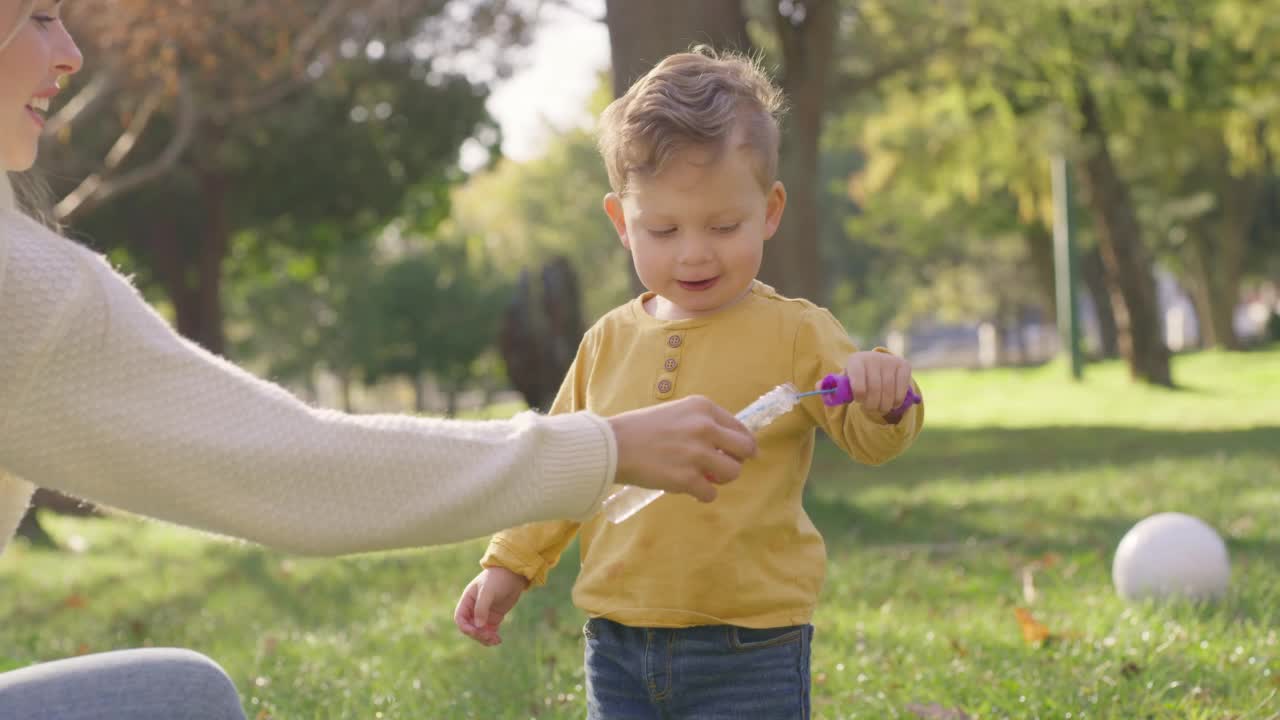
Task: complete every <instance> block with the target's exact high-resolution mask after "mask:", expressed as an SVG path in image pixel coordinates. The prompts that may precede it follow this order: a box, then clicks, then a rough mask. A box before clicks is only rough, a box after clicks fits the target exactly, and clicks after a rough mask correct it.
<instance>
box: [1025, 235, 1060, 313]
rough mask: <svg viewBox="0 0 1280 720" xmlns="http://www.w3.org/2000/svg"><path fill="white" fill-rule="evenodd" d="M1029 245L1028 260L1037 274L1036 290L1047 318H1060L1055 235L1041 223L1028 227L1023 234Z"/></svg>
mask: <svg viewBox="0 0 1280 720" xmlns="http://www.w3.org/2000/svg"><path fill="white" fill-rule="evenodd" d="M1022 239H1023V241H1025V242H1026V245H1027V260H1028V261H1029V262H1030V263H1031V268H1032V271H1033V272H1034V273H1035V278H1036V289H1038V290H1039V291H1040V302H1042V303H1044V309H1045V317H1050V318H1056V317H1058V290H1057V278H1056V277H1055V275H1054V267H1053V234H1052V233H1051V232H1050V231H1049V228H1047V227H1045V226H1044V225H1042V224H1040V223H1035V224H1033V225H1029V226H1027V228H1026V230H1025V231H1024V232H1023V233H1022Z"/></svg>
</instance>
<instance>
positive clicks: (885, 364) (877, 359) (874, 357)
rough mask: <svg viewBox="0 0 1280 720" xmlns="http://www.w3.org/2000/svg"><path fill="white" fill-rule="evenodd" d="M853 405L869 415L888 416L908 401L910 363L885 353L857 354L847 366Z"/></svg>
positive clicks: (846, 363) (848, 361)
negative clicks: (876, 413)
mask: <svg viewBox="0 0 1280 720" xmlns="http://www.w3.org/2000/svg"><path fill="white" fill-rule="evenodd" d="M845 374H847V375H848V376H849V385H850V387H851V388H852V389H853V401H854V402H856V403H858V404H859V405H861V406H862V408H863V409H864V410H866V411H867V412H879V413H881V414H885V415H887V414H889V413H891V412H893V411H894V410H896V409H897V408H898V407H899V406H900V405H902V402H903V401H904V400H906V398H907V390H908V389H910V387H911V363H909V362H907V361H906V360H905V359H903V358H900V357H898V356H897V355H891V354H889V353H883V352H874V351H866V352H856V353H854V354H852V355H850V356H849V359H848V360H847V361H846V362H845Z"/></svg>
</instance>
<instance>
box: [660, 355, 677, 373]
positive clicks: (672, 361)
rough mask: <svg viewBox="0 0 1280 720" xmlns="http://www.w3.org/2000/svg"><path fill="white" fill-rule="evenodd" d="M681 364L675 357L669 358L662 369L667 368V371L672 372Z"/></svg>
mask: <svg viewBox="0 0 1280 720" xmlns="http://www.w3.org/2000/svg"><path fill="white" fill-rule="evenodd" d="M679 365H680V363H678V362H676V359H675V358H667V361H666V362H664V363H662V369H664V370H666V371H667V372H672V371H673V370H675V369H676V367H678V366H679Z"/></svg>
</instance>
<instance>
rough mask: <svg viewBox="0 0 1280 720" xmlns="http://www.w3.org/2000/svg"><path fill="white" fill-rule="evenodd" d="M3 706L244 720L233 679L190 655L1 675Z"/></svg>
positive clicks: (37, 711) (171, 652) (90, 714)
mask: <svg viewBox="0 0 1280 720" xmlns="http://www.w3.org/2000/svg"><path fill="white" fill-rule="evenodd" d="M0 706H4V707H6V709H9V708H13V709H15V710H16V711H17V715H16V716H17V717H24V718H27V717H31V718H60V719H65V718H95V719H97V718H112V719H115V718H134V719H146V720H159V718H164V719H165V720H179V719H180V720H243V718H244V712H243V710H242V709H241V705H240V697H239V695H238V694H237V693H236V689H235V685H234V684H233V683H232V682H231V678H229V677H227V673H226V672H225V671H223V669H222V668H221V667H220V666H219V665H218V664H217V663H215V662H214V661H213V660H211V659H209V658H207V657H205V656H204V655H201V654H200V653H197V652H192V651H190V650H180V649H170V648H148V649H145V650H120V651H116V652H106V653H99V654H96V655H84V656H81V657H75V658H68V659H66V660H58V661H54V662H48V663H42V664H39V665H33V666H31V667H27V668H23V669H21V670H14V671H11V672H8V673H2V674H0Z"/></svg>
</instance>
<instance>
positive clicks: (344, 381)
mask: <svg viewBox="0 0 1280 720" xmlns="http://www.w3.org/2000/svg"><path fill="white" fill-rule="evenodd" d="M338 387H339V389H341V391H342V410H343V412H347V413H350V412H352V405H351V371H349V370H343V371H342V372H340V373H338Z"/></svg>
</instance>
